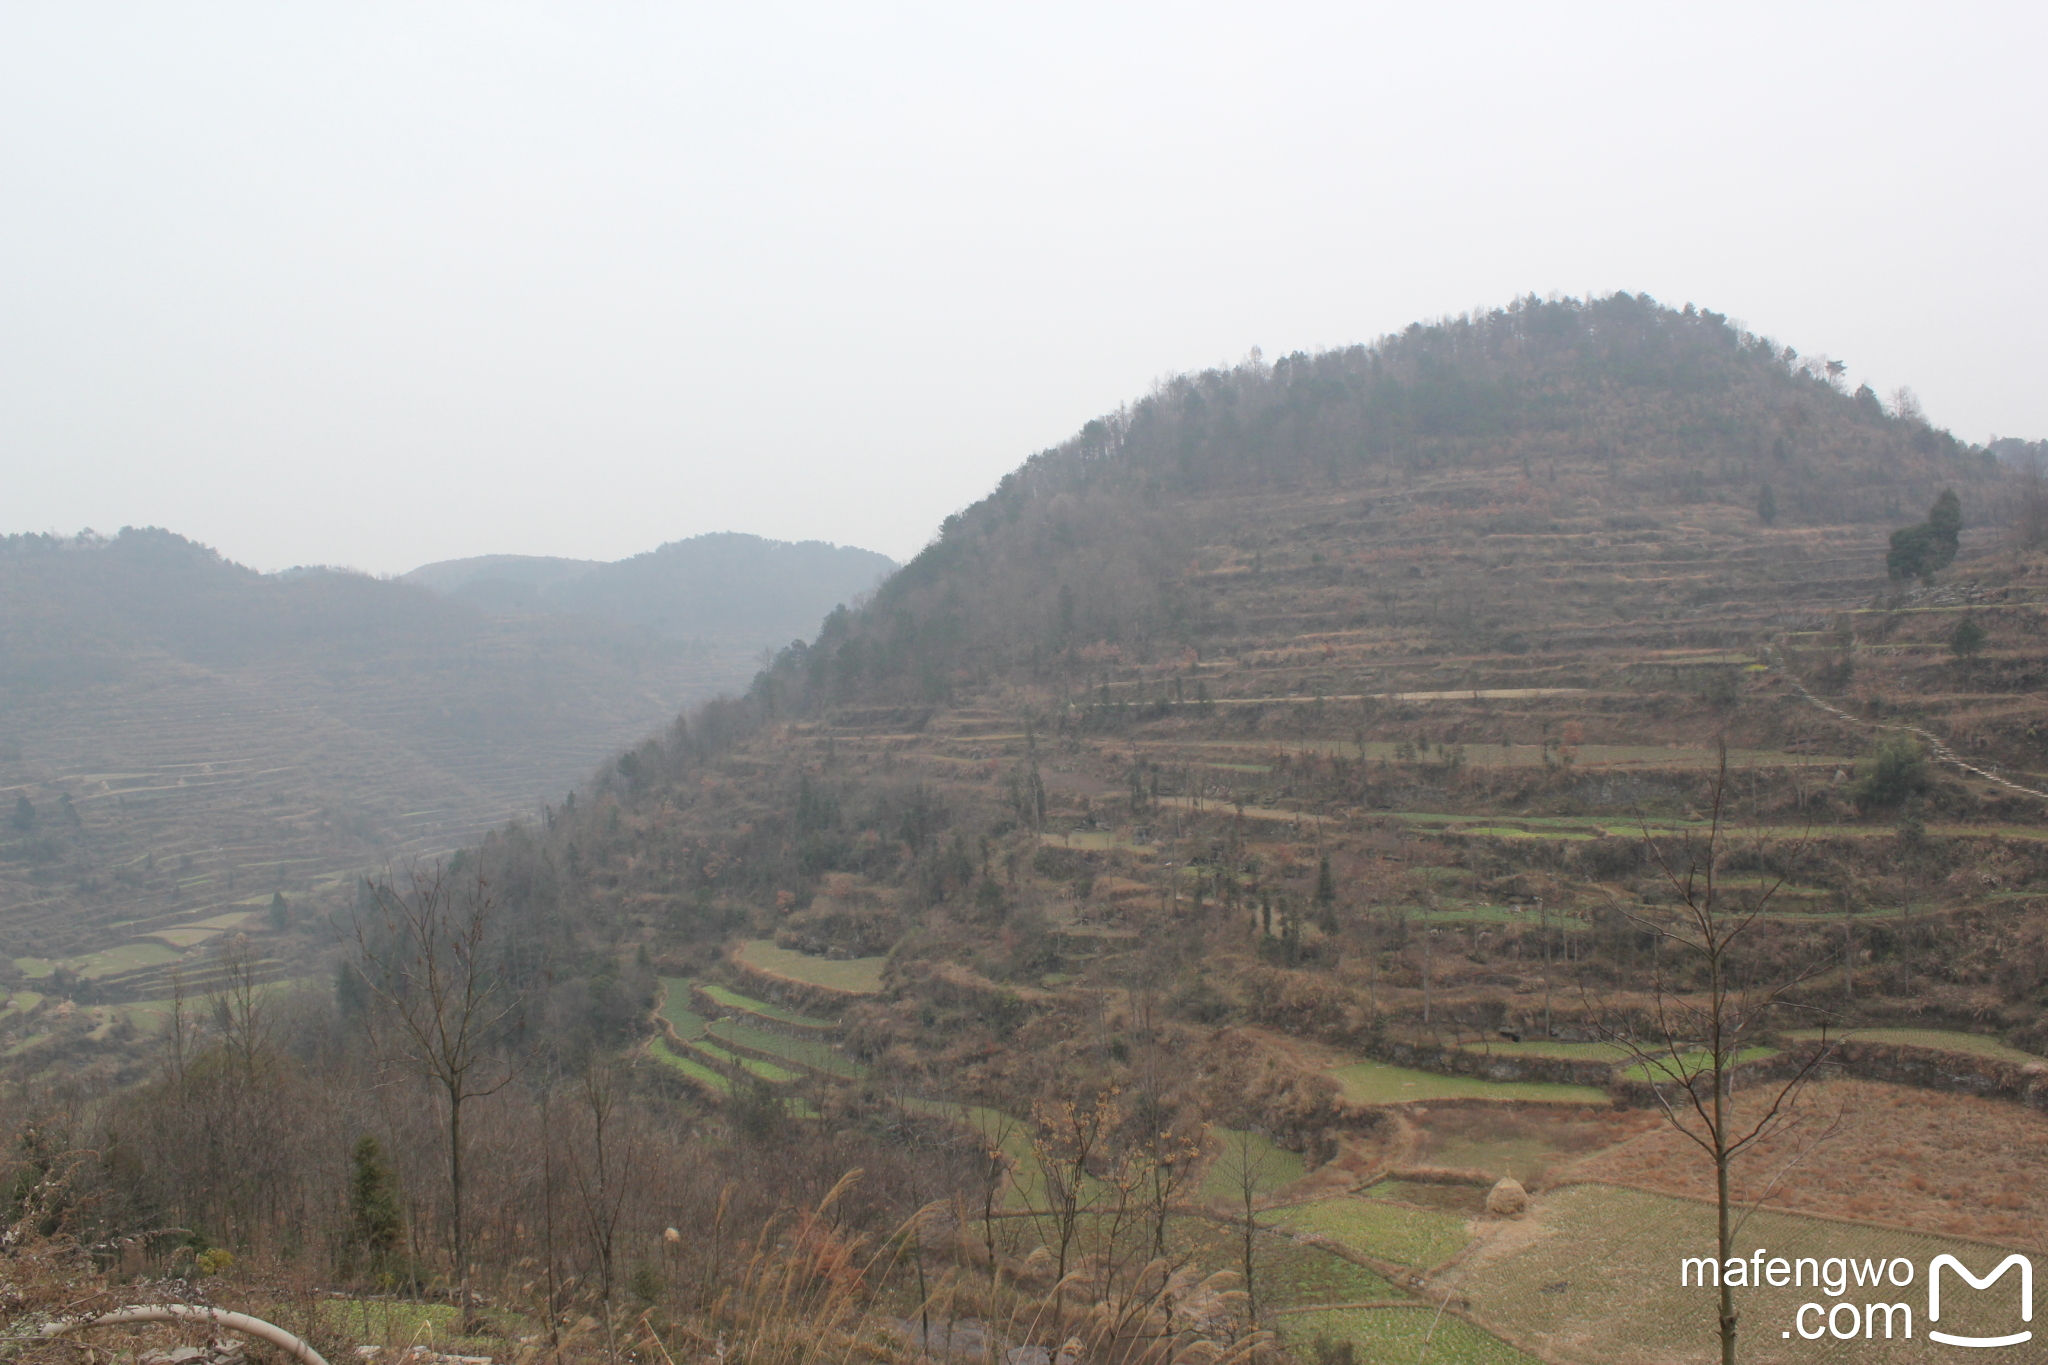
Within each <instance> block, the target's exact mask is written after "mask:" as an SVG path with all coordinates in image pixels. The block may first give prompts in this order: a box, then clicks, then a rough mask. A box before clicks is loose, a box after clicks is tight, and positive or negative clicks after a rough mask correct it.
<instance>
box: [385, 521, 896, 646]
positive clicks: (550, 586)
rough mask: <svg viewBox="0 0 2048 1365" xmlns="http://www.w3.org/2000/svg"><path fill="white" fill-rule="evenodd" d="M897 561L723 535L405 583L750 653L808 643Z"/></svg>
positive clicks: (416, 574) (516, 559)
mask: <svg viewBox="0 0 2048 1365" xmlns="http://www.w3.org/2000/svg"><path fill="white" fill-rule="evenodd" d="M895 568H896V562H895V561H894V560H892V559H890V558H889V557H888V556H886V555H879V554H876V553H875V552H874V551H872V550H860V549H855V548H854V547H853V546H850V545H828V544H826V543H825V542H824V541H819V540H806V541H800V542H790V541H781V540H764V539H762V538H761V537H760V536H750V535H743V534H740V533H738V532H730V531H728V532H720V533H716V534H712V535H702V536H692V537H691V538H690V539H688V540H677V541H671V542H669V543H668V544H666V545H663V546H661V547H660V548H659V549H654V550H649V551H648V552H647V553H645V554H638V555H634V556H633V557H632V558H630V559H621V560H618V561H617V562H615V563H609V564H607V563H604V562H602V561H599V560H593V559H556V558H550V557H547V556H542V555H480V556H478V557H476V558H473V559H449V560H443V561H441V562H440V563H438V564H428V565H424V566H422V567H420V568H417V569H414V570H413V571H412V572H411V573H409V574H406V575H405V576H404V577H403V579H401V581H402V582H406V583H417V584H420V585H421V586H423V587H427V588H431V589H433V590H434V591H435V592H437V593H440V594H442V595H443V596H446V597H449V598H452V599H453V600H455V601H458V602H463V603H467V604H468V605H470V606H473V607H477V608H480V609H481V610H484V611H487V612H490V613H492V614H494V615H500V616H512V615H526V614H534V613H544V612H553V613H564V614H570V615H578V616H596V617H602V618H604V619H606V620H612V621H622V622H627V623H630V624H632V625H636V626H643V627H645V628H647V629H649V630H652V631H654V632H655V633H657V634H659V635H661V636H663V637H665V638H668V639H671V640H715V641H720V642H724V643H729V644H743V645H748V646H751V647H756V648H758V647H760V646H763V645H773V646H778V647H779V646H781V645H786V644H788V643H789V642H790V641H791V640H793V639H800V638H801V639H808V638H809V637H810V636H811V635H812V634H814V633H816V631H817V629H818V623H819V622H820V621H822V620H823V619H824V618H825V616H826V614H827V613H828V612H830V611H831V610H832V609H833V608H834V607H836V606H839V605H840V604H842V603H850V602H852V601H853V600H854V599H855V598H856V597H859V596H860V595H861V594H863V593H866V592H868V591H870V590H871V589H873V588H874V587H875V586H876V585H877V584H878V583H880V582H881V580H882V579H883V578H884V577H886V576H887V575H888V574H889V573H890V572H892V571H893V570H894V569H895Z"/></svg>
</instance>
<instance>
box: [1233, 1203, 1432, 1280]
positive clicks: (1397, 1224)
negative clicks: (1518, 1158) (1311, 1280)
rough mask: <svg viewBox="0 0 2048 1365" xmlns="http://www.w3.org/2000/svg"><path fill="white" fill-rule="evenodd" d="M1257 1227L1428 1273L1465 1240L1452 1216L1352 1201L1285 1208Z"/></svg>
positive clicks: (1264, 1218) (1397, 1205)
mask: <svg viewBox="0 0 2048 1365" xmlns="http://www.w3.org/2000/svg"><path fill="white" fill-rule="evenodd" d="M1261 1221H1263V1222H1265V1223H1267V1224H1268V1225H1270V1226H1272V1227H1276V1228H1282V1229H1285V1230H1287V1231H1290V1232H1296V1233H1306V1234H1312V1235H1314V1236H1318V1237H1327V1238H1329V1239H1330V1240H1331V1241H1333V1242H1339V1243H1341V1244H1343V1245H1344V1246H1347V1247H1350V1248H1351V1249H1352V1250H1354V1251H1357V1252H1360V1253H1361V1254H1363V1255H1366V1256H1370V1257H1372V1258H1373V1259H1374V1260H1379V1261H1391V1262H1393V1263H1394V1264H1396V1265H1405V1266H1412V1267H1414V1268H1415V1269H1417V1270H1428V1269H1431V1268H1433V1267H1435V1266H1439V1265H1442V1264H1443V1263H1444V1262H1445V1261H1448V1260H1449V1259H1450V1258H1451V1257H1452V1256H1455V1255H1456V1254H1457V1253H1458V1252H1459V1251H1461V1250H1463V1249H1464V1246H1465V1243H1466V1242H1467V1241H1469V1240H1470V1234H1469V1233H1468V1231H1467V1229H1466V1220H1465V1219H1464V1218H1462V1217H1459V1216H1457V1215H1456V1214H1450V1213H1444V1212H1442V1211H1440V1210H1435V1209H1425V1208H1421V1207H1418V1206H1415V1205H1410V1204H1405V1203H1397V1202H1394V1201H1392V1200H1389V1199H1368V1198H1362V1197H1360V1196H1357V1195H1336V1196H1333V1197H1331V1198H1327V1199H1312V1200H1309V1201H1307V1202H1305V1203H1301V1204H1288V1205H1285V1206H1283V1207H1281V1208H1277V1209H1273V1210H1271V1211H1270V1212H1268V1213H1266V1214H1264V1215H1262V1218H1261Z"/></svg>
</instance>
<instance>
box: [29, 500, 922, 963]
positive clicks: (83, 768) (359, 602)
mask: <svg viewBox="0 0 2048 1365" xmlns="http://www.w3.org/2000/svg"><path fill="white" fill-rule="evenodd" d="M888 564H889V561H888V560H887V559H885V558H883V557H882V556H880V555H875V554H870V553H869V552H867V551H861V550H839V549H837V548H835V547H830V546H779V545H775V544H774V543H773V542H768V541H763V540H760V539H759V538H757V537H753V536H733V537H699V538H698V539H697V540H696V541H686V542H682V544H681V545H680V546H678V547H665V548H664V549H663V550H659V551H655V552H652V553H651V554H648V555H642V556H638V557H636V558H635V559H631V560H627V561H625V562H624V563H622V564H617V565H601V564H584V563H579V562H578V561H574V560H566V561H561V560H546V559H539V558H527V557H522V556H514V555H505V556H491V557H487V558H484V559H479V560H469V561H457V562H456V563H454V564H449V565H433V566H429V567H428V568H427V569H425V570H421V571H419V573H418V574H417V575H416V576H415V581H411V582H398V581H393V580H390V579H379V578H373V577H370V576H368V575H366V574H361V573H355V572H349V571H343V570H335V569H327V568H318V567H313V568H301V569H294V570H289V571H286V572H284V573H276V574H263V573H258V572H256V571H255V570H253V569H250V568H247V567H245V566H243V565H240V564H236V563H234V562H232V561H231V560H228V559H226V558H224V557H223V556H222V555H221V554H220V553H219V552H218V551H216V550H214V549H211V548H210V547H208V546H205V545H201V544H198V543H196V542H194V541H191V540H188V539H186V538H185V537H183V536H179V535H176V534H174V533H172V532H170V531H165V530H160V529H156V528H141V529H138V528H127V529H124V530H122V531H121V532H120V534H118V535H116V536H112V537H103V536H97V535H93V534H90V533H87V534H83V535H79V536H75V537H58V536H46V535H22V536H0V803H4V807H5V809H7V810H8V811H9V812H10V813H11V815H12V817H13V818H12V821H11V822H9V823H7V824H6V825H5V827H4V828H0V998H4V993H5V989H6V983H7V982H8V981H9V980H10V979H13V978H16V977H19V978H21V979H26V980H30V981H41V980H43V979H44V978H46V977H47V978H49V979H50V980H51V981H53V982H54V981H72V979H73V978H76V981H75V982H73V985H74V986H75V987H76V990H77V992H79V993H80V998H88V997H90V998H98V999H105V1000H135V999H152V998H158V997H160V996H161V995H163V994H164V993H166V991H167V989H168V987H167V984H166V983H167V981H168V973H169V972H170V971H171V970H172V969H173V968H178V969H179V970H183V969H184V966H188V965H189V966H191V967H193V969H194V970H195V971H196V970H197V969H198V968H199V967H200V966H202V965H203V963H204V962H205V960H206V954H207V952H209V951H210V943H211V940H212V939H214V938H216V937H218V935H219V934H221V933H223V932H225V931H226V930H227V929H230V928H238V927H243V926H244V924H245V922H246V921H247V919H248V917H249V916H251V915H255V916H257V918H258V920H259V921H260V922H261V923H262V924H268V923H269V921H268V920H267V919H263V915H264V914H266V913H267V912H266V911H265V910H264V907H266V906H268V905H269V903H270V897H271V895H272V894H273V893H275V892H284V893H286V895H287V897H288V899H289V900H290V901H291V903H292V904H294V905H298V904H300V903H302V902H304V901H305V900H306V898H307V897H309V896H313V897H315V898H316V901H317V897H318V896H319V895H320V894H327V893H332V890H333V888H335V887H340V888H343V893H344V894H345V892H346V888H347V886H348V885H349V884H350V878H351V877H352V876H353V875H354V874H356V873H358V872H362V871H365V870H370V869H375V868H379V867H383V866H387V865H400V866H402V865H403V864H404V863H405V861H406V860H407V859H408V858H411V857H414V856H429V857H431V856H433V855H434V854H436V853H438V852H441V851H445V850H447V849H451V848H455V847H458V846H460V845H462V844H463V843H465V842H468V841H470V840H472V839H475V838H476V837H478V836H479V835H480V834H481V833H482V832H483V831H484V830H486V829H488V828H490V827H492V826H494V825H497V824H501V823H502V822H504V821H505V820H507V819H508V818H512V817H515V816H520V815H527V814H531V813H533V812H535V811H537V810H539V809H540V808H541V806H542V804H543V803H544V802H546V801H547V800H549V799H550V798H553V799H557V800H558V799H560V796H561V793H562V792H563V791H564V790H566V789H567V788H569V787H570V786H572V785H573V784H575V783H577V782H579V781H582V780H584V779H585V778H586V777H587V775H588V774H589V772H590V770H591V769H592V768H593V767H594V766H595V765H597V764H598V763H600V762H601V761H603V760H604V759H605V758H606V757H607V756H608V755H610V754H612V753H614V752H616V751H617V750H618V748H619V747H620V746H621V745H624V744H628V743H631V742H633V741H634V740H636V739H638V738H639V737H640V736H642V735H644V734H646V733H647V732H648V731H650V730H653V729H658V728H661V727H663V726H665V725H666V724H667V723H668V721H669V720H670V718H672V717H673V716H674V715H675V713H676V712H677V711H678V710H680V709H682V708H684V707H686V706H688V705H691V704H692V703H697V702H702V701H705V700H708V699H709V698H711V697H714V696H717V695H718V694H720V693H722V692H730V691H733V690H737V689H738V688H740V687H742V686H744V684H745V682H746V680H747V678H748V677H750V676H751V675H752V673H753V672H754V671H755V669H756V667H757V666H758V665H757V662H756V656H757V655H758V653H759V650H760V647H761V646H762V645H763V644H767V643H770V642H779V643H781V644H783V645H787V643H788V642H789V640H791V639H792V638H794V637H795V636H796V635H800V634H809V633H812V632H814V631H815V630H816V629H817V628H818V624H819V622H820V621H821V620H822V619H823V618H824V616H825V614H826V612H827V611H829V610H831V609H832V608H833V607H834V606H836V605H837V604H838V603H839V602H842V601H854V600H857V594H858V593H859V592H860V591H861V590H862V589H864V588H866V587H868V586H870V585H871V583H872V582H873V579H874V577H875V575H876V573H877V572H878V569H879V567H882V566H887V565H888ZM807 574H809V575H811V577H810V578H806V575H807ZM420 580H427V581H424V582H423V581H420ZM568 583H588V584H589V586H590V590H591V591H590V595H588V596H587V597H583V598H569V597H562V596H549V597H547V598H546V599H545V600H544V604H543V608H542V609H541V610H533V609H531V608H530V607H528V608H524V609H514V610H510V611H502V610H501V611H491V610H479V609H478V608H479V605H481V604H480V603H477V602H476V601H475V600H474V599H475V598H476V597H477V596H478V595H479V593H480V592H481V591H483V590H484V589H485V588H486V586H487V585H490V584H498V585H502V586H503V587H505V588H506V589H508V590H510V591H512V592H514V593H515V594H516V592H517V590H519V589H520V588H521V587H525V588H527V589H528V590H531V589H533V587H534V586H535V585H537V584H538V585H550V591H551V592H552V591H553V590H554V589H558V588H560V587H561V586H563V585H564V584H568ZM437 588H438V589H440V591H436V590H435V589H437ZM726 591H730V592H731V593H732V594H733V595H734V597H735V599H736V600H735V601H734V602H733V603H731V604H717V603H713V602H710V601H707V600H706V599H707V598H710V597H714V596H716V595H717V594H719V593H721V592H726ZM664 593H666V594H667V596H664ZM444 594H445V595H444ZM668 603H675V604H677V605H666V604H668ZM636 613H639V615H636ZM664 613H666V617H664ZM748 613H753V614H754V617H753V621H754V624H752V625H751V626H750V625H749V624H748V621H749V617H748ZM645 618H652V619H645ZM664 623H665V624H666V626H667V628H666V629H665V628H664ZM307 913H308V915H314V913H315V912H313V911H311V910H308V911H307ZM311 922H313V921H312V920H308V921H307V923H311ZM266 951H269V950H268V949H266ZM188 958H190V959H192V961H191V962H189V963H188V962H187V961H186V959H188ZM289 966H290V964H289V962H288V961H287V960H286V959H285V958H280V959H278V960H277V961H275V962H272V963H270V964H268V965H266V967H265V969H264V970H265V971H266V973H268V974H276V973H281V972H285V971H287V970H288V968H289ZM59 972H62V973H64V974H65V975H63V976H59V975H57V974H58V973H59ZM77 982H83V983H84V984H83V985H77ZM70 988H71V987H67V989H70Z"/></svg>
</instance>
